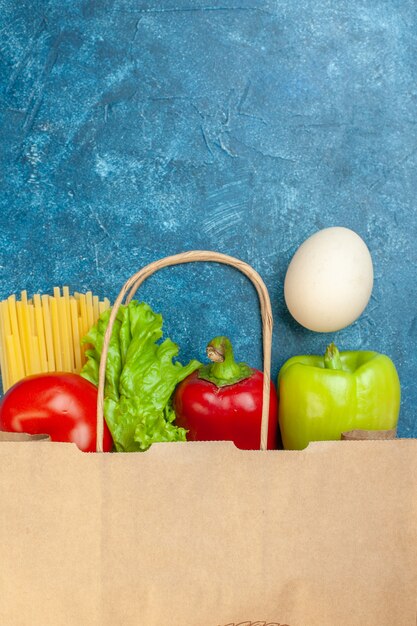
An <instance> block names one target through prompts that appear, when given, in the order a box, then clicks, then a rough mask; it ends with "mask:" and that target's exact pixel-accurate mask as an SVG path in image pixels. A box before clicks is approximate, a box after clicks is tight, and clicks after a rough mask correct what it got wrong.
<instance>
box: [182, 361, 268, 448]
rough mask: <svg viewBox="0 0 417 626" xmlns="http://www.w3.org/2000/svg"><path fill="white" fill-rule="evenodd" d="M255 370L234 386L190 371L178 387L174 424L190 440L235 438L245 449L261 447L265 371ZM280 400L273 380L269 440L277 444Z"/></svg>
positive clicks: (238, 445)
mask: <svg viewBox="0 0 417 626" xmlns="http://www.w3.org/2000/svg"><path fill="white" fill-rule="evenodd" d="M252 371H253V373H252V375H251V376H250V377H249V378H246V379H244V380H242V381H240V382H237V383H234V384H233V385H225V386H224V387H217V385H215V384H214V383H212V382H209V381H208V380H204V379H201V378H199V377H198V371H196V372H194V373H193V374H190V376H188V377H187V378H185V379H184V380H183V381H182V382H181V383H180V384H179V385H178V387H177V388H176V391H175V395H174V410H175V414H176V420H175V424H176V425H177V426H182V427H183V428H186V429H187V430H188V431H189V432H188V433H187V439H188V440H189V441H213V440H214V441H219V440H222V441H224V440H231V441H234V443H235V445H236V446H237V447H238V448H241V449H243V450H259V448H260V441H261V418H262V389H263V373H262V372H259V371H258V370H255V369H254V370H252ZM277 413H278V402H277V394H276V391H275V387H274V385H273V384H272V383H271V393H270V407H269V422H268V425H269V428H268V442H267V446H268V449H269V450H272V449H275V448H276V447H277V428H278V418H277Z"/></svg>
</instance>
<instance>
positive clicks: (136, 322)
mask: <svg viewBox="0 0 417 626" xmlns="http://www.w3.org/2000/svg"><path fill="white" fill-rule="evenodd" d="M109 317H110V311H105V312H104V313H102V315H101V316H100V318H99V320H98V322H97V324H96V325H95V326H93V327H92V328H91V329H90V331H89V332H88V334H87V335H86V336H85V337H84V338H83V343H87V344H90V346H91V347H90V348H89V349H88V350H87V351H86V357H87V362H86V364H85V365H84V367H83V369H82V371H81V376H83V377H84V378H86V379H87V380H89V381H91V382H92V383H93V384H94V385H98V373H99V365H100V356H101V352H102V349H103V340H104V334H105V332H106V329H107V325H108V322H109ZM162 324H163V320H162V316H161V315H159V314H157V313H154V311H153V310H152V309H151V307H150V306H149V305H148V304H145V303H144V302H137V301H135V300H133V301H132V302H130V303H129V304H128V305H126V306H124V305H122V306H121V307H120V309H119V311H118V313H117V317H116V320H115V323H114V326H113V331H112V336H111V340H110V344H109V351H108V357H107V364H106V381H105V389H104V416H105V419H106V422H107V425H108V427H109V429H110V432H111V434H112V437H113V441H114V445H115V448H116V450H117V451H118V452H137V451H143V450H146V449H147V448H149V446H151V445H152V444H153V443H155V442H158V441H185V440H186V430H185V429H184V428H180V427H178V426H176V425H175V423H174V420H175V413H174V410H173V408H172V403H171V397H172V394H173V392H174V389H175V387H176V385H177V384H178V383H179V382H181V381H182V380H183V379H184V378H186V377H187V376H188V375H189V374H191V373H192V372H194V371H195V370H196V369H197V368H198V367H200V363H199V362H198V361H195V360H193V361H190V363H188V365H186V366H183V365H181V363H179V362H178V361H175V362H174V361H173V359H174V357H176V356H177V354H178V346H177V345H176V344H175V343H174V342H173V341H171V339H165V340H164V341H162V342H159V340H160V339H161V338H162V335H163V331H162Z"/></svg>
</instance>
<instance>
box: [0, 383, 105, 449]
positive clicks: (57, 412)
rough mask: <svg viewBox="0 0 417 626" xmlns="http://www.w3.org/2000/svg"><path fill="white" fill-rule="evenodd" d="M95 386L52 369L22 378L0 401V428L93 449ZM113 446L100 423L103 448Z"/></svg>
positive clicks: (95, 404)
mask: <svg viewBox="0 0 417 626" xmlns="http://www.w3.org/2000/svg"><path fill="white" fill-rule="evenodd" d="M96 411H97V387H96V386H95V385H93V384H92V383H90V381H88V380H86V379H85V378H83V377H82V376H79V375H78V374H71V373H59V372H52V373H50V374H37V375H35V376H28V377H27V378H24V379H22V380H21V381H19V382H18V383H16V384H15V385H13V387H11V388H10V389H9V390H8V391H7V393H6V394H5V396H4V397H3V399H2V402H1V404H0V430H3V431H7V432H15V433H29V434H31V435H35V434H47V435H50V437H51V439H52V441H68V442H73V443H75V444H77V446H78V447H79V448H80V450H83V451H84V452H95V450H96V432H97V431H96ZM112 447H113V440H112V437H111V435H110V431H109V429H108V427H107V425H106V424H104V441H103V449H104V451H105V452H109V451H110V450H111V449H112Z"/></svg>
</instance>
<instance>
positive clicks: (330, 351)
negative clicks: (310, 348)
mask: <svg viewBox="0 0 417 626" xmlns="http://www.w3.org/2000/svg"><path fill="white" fill-rule="evenodd" d="M324 367H325V368H326V369H327V370H341V369H343V368H342V361H341V358H340V352H339V350H338V349H337V346H336V345H335V344H334V343H331V344H330V345H328V346H327V350H326V353H325V355H324Z"/></svg>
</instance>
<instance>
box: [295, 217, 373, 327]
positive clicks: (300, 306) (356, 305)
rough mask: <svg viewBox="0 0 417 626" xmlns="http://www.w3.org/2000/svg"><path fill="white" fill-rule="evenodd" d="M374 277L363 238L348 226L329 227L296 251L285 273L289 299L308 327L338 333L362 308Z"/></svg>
mask: <svg viewBox="0 0 417 626" xmlns="http://www.w3.org/2000/svg"><path fill="white" fill-rule="evenodd" d="M373 282H374V271H373V266H372V258H371V254H370V252H369V250H368V248H367V246H366V244H365V242H364V241H363V239H361V237H359V235H358V234H357V233H355V232H354V231H353V230H350V229H349V228H343V227H338V226H337V227H332V228H325V229H324V230H320V231H319V232H317V233H315V234H314V235H312V236H311V237H309V238H308V239H307V240H306V241H305V242H304V243H303V244H301V246H300V247H299V248H298V250H297V252H296V253H295V255H294V256H293V258H292V260H291V263H290V264H289V266H288V270H287V274H286V276H285V283H284V295H285V302H286V304H287V307H288V309H289V311H290V313H291V315H292V316H293V317H294V318H295V319H296V320H297V322H299V323H300V324H301V325H302V326H305V328H308V329H309V330H314V331H316V332H322V333H325V332H335V331H337V330H340V329H342V328H345V327H346V326H349V324H352V323H353V322H354V321H355V320H356V319H358V317H359V316H360V315H361V314H362V313H363V311H364V310H365V308H366V306H367V304H368V302H369V298H370V297H371V293H372V287H373Z"/></svg>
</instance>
